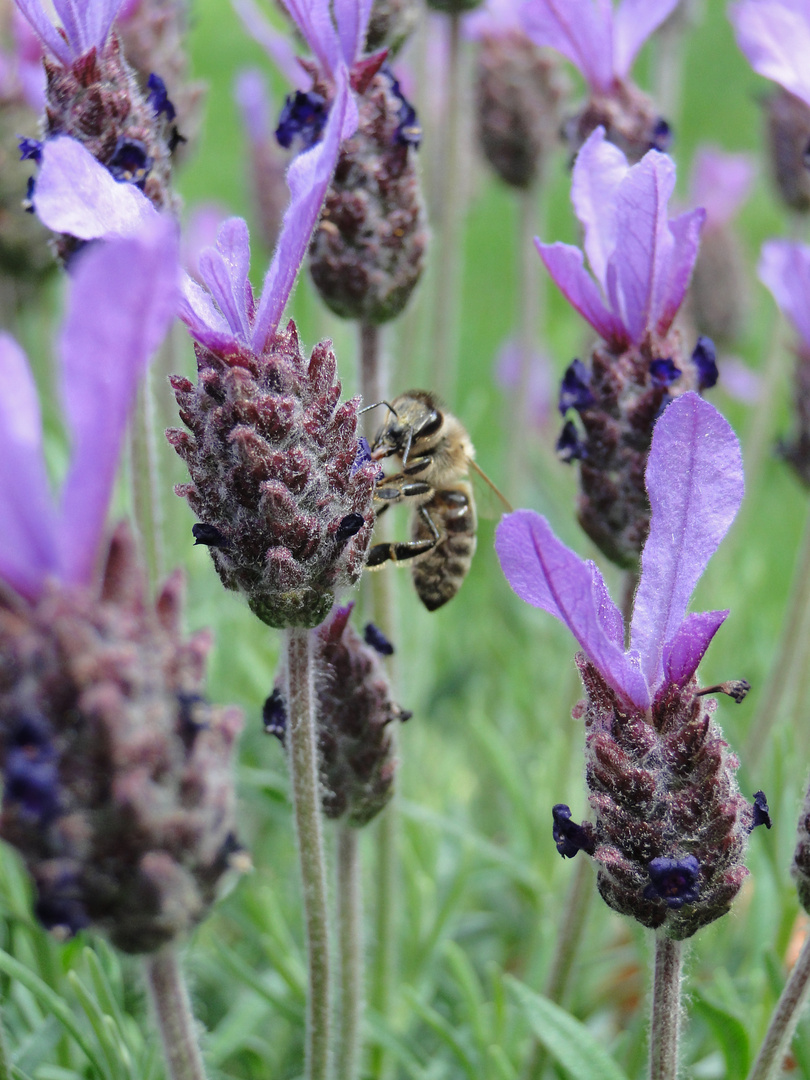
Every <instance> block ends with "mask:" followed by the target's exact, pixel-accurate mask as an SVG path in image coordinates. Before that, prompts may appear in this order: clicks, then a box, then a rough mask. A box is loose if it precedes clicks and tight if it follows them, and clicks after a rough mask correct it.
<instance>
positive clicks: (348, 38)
mask: <svg viewBox="0 0 810 1080" xmlns="http://www.w3.org/2000/svg"><path fill="white" fill-rule="evenodd" d="M373 3H374V0H335V5H334V6H335V17H336V18H337V26H338V34H339V36H340V47H341V51H342V52H343V59H344V60H345V62H346V66H347V67H351V66H352V64H353V63H354V62H355V60H357V59H358V57H360V56H361V55H362V53H363V46H364V45H365V43H366V31H367V30H368V20H369V16H370V15H371V7H372V5H373Z"/></svg>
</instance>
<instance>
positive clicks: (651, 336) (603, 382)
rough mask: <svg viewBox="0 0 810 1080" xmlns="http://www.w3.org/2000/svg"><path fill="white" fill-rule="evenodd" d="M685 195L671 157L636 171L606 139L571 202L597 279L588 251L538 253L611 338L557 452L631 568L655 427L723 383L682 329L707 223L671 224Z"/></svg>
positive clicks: (587, 524) (583, 164) (579, 177)
mask: <svg viewBox="0 0 810 1080" xmlns="http://www.w3.org/2000/svg"><path fill="white" fill-rule="evenodd" d="M674 187H675V165H674V162H673V161H672V160H671V159H670V158H669V157H667V156H666V154H661V153H659V152H658V151H657V150H651V151H650V152H649V153H648V154H647V155H646V156H645V157H644V158H643V160H642V161H640V162H639V164H638V165H634V166H629V165H628V163H627V159H626V158H625V156H624V154H622V152H621V150H619V149H618V148H617V147H615V146H614V145H613V144H612V143H610V142H608V141H607V138H606V136H605V133H604V131H603V130H602V129H601V128H598V129H597V130H596V131H595V132H594V133H593V134H592V135H591V136H590V138H589V139H588V141H587V142H586V143H585V145H584V146H583V147H582V150H581V151H580V153H579V155H578V157H577V160H576V163H575V165H574V177H573V190H572V200H573V203H574V208H575V210H576V213H577V217H578V218H579V219H580V221H581V222H582V225H583V227H584V231H585V252H586V253H587V255H588V261H589V262H590V266H591V270H592V271H593V277H591V275H590V274H589V273H588V272H587V271H586V270H585V267H584V265H583V262H584V259H583V252H582V251H580V249H579V248H576V247H572V246H571V245H569V244H561V243H556V244H543V243H540V242H539V241H536V243H537V249H538V251H539V253H540V257H541V258H542V260H543V262H544V263H545V266H546V269H547V270H548V272H549V273H550V274H551V276H552V278H553V279H554V281H555V283H556V284H557V286H558V287H559V288H560V289H561V291H562V292H563V293H564V294H565V296H566V298H567V299H568V301H569V302H570V303H571V304H572V305H573V307H575V308H576V309H577V311H578V312H579V313H580V314H581V315H582V316H583V317H584V318H585V319H586V320H587V321H588V322H589V323H590V325H591V326H592V327H593V328H594V330H596V332H597V333H598V334H599V335H600V337H601V338H602V340H601V342H599V343H598V344H597V345H596V346H595V347H594V349H593V352H592V353H591V357H590V364H589V365H586V364H583V363H582V362H581V361H580V360H574V361H573V363H572V364H571V365H570V366H569V368H568V370H567V371H566V373H565V376H564V378H563V381H562V386H561V389H560V399H559V409H560V413H561V414H562V415H563V416H566V414H568V416H569V418H568V419H567V420H566V422H565V425H564V427H563V431H562V434H561V436H560V439H559V441H558V444H557V451H558V454H559V456H560V457H561V458H562V459H563V460H564V461H573V460H579V462H580V497H579V505H578V517H579V521H580V524H581V525H582V527H583V529H584V530H585V531H586V532H587V534H588V535H589V536H590V537H591V539H592V540H593V541H594V543H596V544H597V545H598V546H599V548H600V549H601V550H602V551H603V552H604V553H605V555H607V557H608V558H609V559H612V560H613V561H614V562H615V563H617V564H618V565H619V566H624V567H628V568H635V567H636V566H637V564H638V558H639V554H640V552H641V548H642V546H643V544H644V540H645V538H646V536H647V530H648V527H649V503H648V501H647V493H646V491H645V488H644V470H645V467H646V461H647V453H648V451H649V447H650V441H651V439H652V431H653V426H654V424H655V421H656V418H657V417H658V415H659V413H660V412H661V409H662V408H663V407H664V405H665V404H666V403H667V402H668V401H670V400H671V398H673V397H676V396H678V395H680V394H683V393H684V392H686V391H688V390H701V389H705V388H707V387H710V386H713V385H714V383H715V382H716V381H717V366H716V361H715V354H714V346H713V345H712V342H711V341H710V340H709V339H708V338H700V339H698V341H697V343H696V345H695V347H694V349H693V350H692V351H691V352H690V351H689V350H688V349H684V343H683V341H682V338H681V334H680V332H679V331H678V330H677V329H675V327H674V325H673V324H674V321H675V317H676V315H677V313H678V309H679V308H680V306H681V304H682V303H683V300H684V297H685V295H686V290H687V287H688V285H689V279H690V276H691V273H692V268H693V266H694V263H695V259H696V257H697V253H698V244H699V238H700V230H701V227H702V225H703V220H704V217H705V214H704V211H703V210H692V211H690V212H688V213H686V214H682V215H681V216H680V217H677V218H673V219H670V218H669V217H668V211H667V204H668V202H669V199H670V197H671V196H672V192H673V189H674ZM594 277H595V278H596V281H594ZM597 282H598V284H597ZM572 416H574V417H576V419H572V418H571V417H572ZM580 425H581V426H580Z"/></svg>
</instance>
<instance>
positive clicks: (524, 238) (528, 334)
mask: <svg viewBox="0 0 810 1080" xmlns="http://www.w3.org/2000/svg"><path fill="white" fill-rule="evenodd" d="M539 217H540V215H539V211H538V187H537V185H534V184H533V185H532V186H531V187H529V188H527V189H526V190H525V191H521V192H520V213H519V214H518V235H517V255H518V290H517V297H518V312H517V340H518V348H519V353H520V367H519V369H518V380H517V386H516V396H515V412H516V416H515V422H514V423H513V424H512V427H511V434H510V445H509V457H510V469H509V473H508V475H509V476H511V477H512V483H513V484H514V485H515V490H516V491H522V489H523V484H524V482H525V478H526V477H525V473H526V446H527V439H526V432H527V431H529V429H530V426H531V415H530V413H531V400H530V387H531V377H532V364H533V363H534V357H535V348H536V345H537V327H538V325H539V322H540V319H541V317H542V302H541V301H542V297H541V290H540V284H539V282H540V273H539V268H540V259H539V258H538V256H537V252H536V250H535V247H534V237H535V235H536V234H537V233H538V232H539Z"/></svg>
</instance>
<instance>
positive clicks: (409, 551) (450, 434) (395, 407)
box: [366, 390, 505, 611]
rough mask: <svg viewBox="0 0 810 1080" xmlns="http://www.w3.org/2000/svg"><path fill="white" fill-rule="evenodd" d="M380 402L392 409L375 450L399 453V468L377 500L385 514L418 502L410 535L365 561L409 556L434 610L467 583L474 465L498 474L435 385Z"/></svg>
mask: <svg viewBox="0 0 810 1080" xmlns="http://www.w3.org/2000/svg"><path fill="white" fill-rule="evenodd" d="M381 404H383V405H386V406H387V408H388V410H389V413H388V417H387V418H386V422H385V423H384V424H383V426H382V427H381V428H380V430H379V431H378V433H377V436H376V438H375V439H374V444H373V445H372V447H371V456H372V457H373V458H375V459H377V460H380V459H382V458H387V457H394V458H397V459H398V462H399V465H400V471H399V472H397V473H394V474H393V475H390V476H383V477H381V479H380V480H379V481H378V482H377V488H376V491H375V494H374V502H375V507H376V510H377V514H378V516H379V515H380V514H382V513H384V512H385V511H386V510H387V509H388V507H389V506H395V505H397V504H398V503H403V502H406V503H407V504H408V505H409V506H410V507H411V509H412V515H411V539H410V540H409V541H400V542H390V543H380V544H374V545H373V546H372V548H371V550H370V552H369V557H368V561H367V563H366V565H367V566H368V567H369V568H371V569H376V568H377V567H380V566H383V565H384V564H385V563H387V562H394V563H405V562H407V563H409V564H410V566H411V573H412V575H413V583H414V586H415V588H416V592H417V594H418V596H419V599H420V600H421V601H422V603H423V604H424V605H425V607H426V608H427V609H428V611H435V610H436V609H437V608H440V607H441V606H442V605H443V604H446V603H447V601H448V600H452V598H453V597H454V596H455V595H456V593H457V592H458V590H459V589H460V588H461V585H462V582H463V581H464V578H465V577H466V576H467V573H468V572H469V569H470V566H471V564H472V558H473V555H474V554H475V545H476V530H477V525H478V521H477V514H476V508H475V500H474V498H473V491H472V485H471V484H470V481H469V479H468V477H469V472H470V469H474V470H475V471H476V472H477V473H479V474H480V475H481V476H482V477H483V479H484V480H485V481H486V482H487V483H489V484H490V485H491V481H489V479H488V478H487V477H486V475H485V474H484V473H483V472H481V470H480V469H479V468H478V466H477V465H476V464H475V461H474V460H473V459H474V456H475V448H474V447H473V444H472V442H471V440H470V436H469V435H468V434H467V431H466V430H465V428H464V426H463V424H462V423H461V421H460V420H458V419H457V418H456V417H455V416H453V415H452V413H449V412H447V411H446V410H445V409H443V408H442V407H441V406H440V405H439V403H438V401H437V399H436V397H435V396H434V395H433V394H431V393H430V392H429V391H427V390H409V391H407V393H405V394H401V395H400V396H399V397H397V398H395V399H394V400H393V401H392V402H391V404H390V405H389V404H388V403H387V402H381ZM491 486H494V485H491ZM495 491H496V493H497V494H498V496H499V498H501V499H502V500H503V496H502V495H501V494H500V492H498V491H497V488H496V489H495ZM503 501H504V502H505V500H503Z"/></svg>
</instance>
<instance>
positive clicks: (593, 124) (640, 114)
mask: <svg viewBox="0 0 810 1080" xmlns="http://www.w3.org/2000/svg"><path fill="white" fill-rule="evenodd" d="M598 127H603V128H604V129H605V137H606V138H607V140H608V141H609V142H612V143H613V145H614V146H618V147H619V149H620V150H621V151H622V152H623V153H624V154H625V156H626V157H627V160H628V161H629V162H630V164H631V165H634V164H635V163H636V162H638V161H641V159H642V158H643V157H644V155H645V154H646V153H647V151H648V150H661V151H662V152H663V153H666V152H667V150H668V149H669V147H670V145H671V143H672V129H671V128H670V126H669V124H668V123H667V121H666V120H665V119H664V118H663V117H662V116H661V114H660V113H659V112H658V111H657V109H656V107H655V103H654V102H653V100H652V99H651V98H649V97H648V96H647V95H646V94H645V93H643V91H641V90H639V88H638V87H637V86H636V85H635V84H634V83H632V82H623V81H620V80H617V81H616V83H615V84H614V86H613V87H612V88H611V91H610V93H600V92H599V91H598V90H595V89H593V88H592V90H591V97H590V98H589V100H588V102H587V103H586V105H585V107H584V108H583V109H582V110H581V112H579V113H577V115H576V116H573V117H571V119H570V120H568V121H567V122H566V124H565V127H564V129H563V131H564V134H565V138H566V140H567V142H568V147H569V150H570V152H571V154H572V156H573V155H575V154H576V153H578V151H579V149H580V148H581V147H582V145H583V144H584V143H585V141H586V140H587V138H588V136H589V135H590V134H591V133H592V132H594V131H595V130H596V129H597V128H598Z"/></svg>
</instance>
